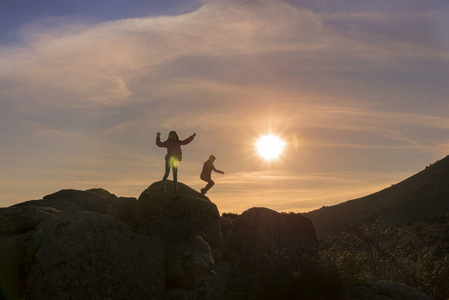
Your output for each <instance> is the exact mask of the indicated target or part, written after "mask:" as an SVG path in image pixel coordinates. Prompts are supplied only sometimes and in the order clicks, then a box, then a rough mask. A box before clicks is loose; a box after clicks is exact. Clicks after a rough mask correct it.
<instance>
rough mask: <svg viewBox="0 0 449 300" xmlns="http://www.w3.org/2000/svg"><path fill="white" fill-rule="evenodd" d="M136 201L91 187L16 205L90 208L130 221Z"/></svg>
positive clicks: (62, 192) (71, 208)
mask: <svg viewBox="0 0 449 300" xmlns="http://www.w3.org/2000/svg"><path fill="white" fill-rule="evenodd" d="M136 202H137V200H136V198H132V197H117V196H116V195H114V194H111V193H109V192H108V191H106V190H104V189H90V190H87V191H80V190H72V189H66V190H61V191H59V192H56V193H53V194H50V195H47V196H45V197H44V198H43V199H41V200H31V201H27V202H23V203H20V204H17V205H15V206H17V207H28V206H30V205H33V206H40V207H52V208H56V209H58V210H60V211H67V210H70V211H76V210H88V211H94V212H98V213H106V214H109V215H112V216H114V217H116V218H118V219H120V220H122V221H124V222H128V221H129V219H130V216H131V212H132V210H133V208H134V205H135V204H136Z"/></svg>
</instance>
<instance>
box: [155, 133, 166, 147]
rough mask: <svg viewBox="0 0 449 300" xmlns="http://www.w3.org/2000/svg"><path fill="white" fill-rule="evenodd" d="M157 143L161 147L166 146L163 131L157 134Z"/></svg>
mask: <svg viewBox="0 0 449 300" xmlns="http://www.w3.org/2000/svg"><path fill="white" fill-rule="evenodd" d="M156 145H158V146H159V147H165V142H161V133H160V132H158V133H157V136H156Z"/></svg>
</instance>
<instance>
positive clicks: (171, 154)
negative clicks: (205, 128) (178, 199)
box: [156, 131, 196, 193]
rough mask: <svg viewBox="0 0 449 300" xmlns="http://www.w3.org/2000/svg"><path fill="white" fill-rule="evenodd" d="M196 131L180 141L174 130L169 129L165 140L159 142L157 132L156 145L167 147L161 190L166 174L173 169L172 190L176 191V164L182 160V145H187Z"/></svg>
mask: <svg viewBox="0 0 449 300" xmlns="http://www.w3.org/2000/svg"><path fill="white" fill-rule="evenodd" d="M195 136H196V133H194V134H193V135H191V136H190V137H188V138H186V139H185V140H183V141H181V140H180V139H179V136H178V134H177V133H176V131H170V133H169V134H168V138H167V140H166V141H164V142H161V133H160V132H158V133H157V137H156V145H158V146H159V147H163V148H167V155H165V174H164V178H162V186H161V191H162V192H164V193H165V182H166V181H167V178H168V175H169V174H170V169H173V192H174V193H177V192H178V165H179V162H180V161H181V160H182V150H181V146H182V145H187V144H188V143H190V142H191V141H192V140H193V138H194V137H195Z"/></svg>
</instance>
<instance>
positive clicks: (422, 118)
mask: <svg viewBox="0 0 449 300" xmlns="http://www.w3.org/2000/svg"><path fill="white" fill-rule="evenodd" d="M448 98H449V2H447V1H446V0H426V1H422V0H378V1H359V0H357V1H356V0H313V1H312V0H291V1H287V0H285V1H281V0H240V1H237V0H235V1H231V0H213V1H212V0H210V1H207V0H203V1H199V0H182V1H181V0H171V1H168V0H166V1H148V0H147V1H144V0H128V1H118V0H108V1H106V0H78V1H73V0H0V169H1V171H0V191H1V194H0V207H7V206H10V205H13V204H15V203H19V202H23V201H27V200H32V199H42V197H44V196H45V195H48V194H51V193H54V192H57V191H59V190H62V189H79V190H87V189H90V188H104V189H106V190H108V191H109V192H110V193H113V194H115V195H117V196H125V197H136V198H138V197H139V195H140V193H141V192H142V191H143V190H145V189H146V188H147V187H148V186H149V185H151V184H152V183H154V182H156V181H159V180H161V179H162V176H163V173H164V156H165V153H166V150H165V149H163V148H159V147H157V146H156V144H155V139H156V133H157V132H161V133H162V138H163V139H165V138H166V137H167V136H168V133H169V131H171V130H176V131H177V132H178V134H179V136H180V137H181V139H185V138H187V137H189V136H190V135H192V134H193V133H196V134H197V135H196V137H195V139H194V140H193V142H191V143H190V144H188V145H185V146H183V160H182V162H181V163H180V168H179V181H180V182H183V183H185V184H187V185H189V186H191V187H192V188H194V189H196V190H200V189H201V188H202V187H203V186H204V185H205V182H203V181H201V180H200V178H199V173H200V172H201V168H202V164H203V163H204V161H206V160H207V158H208V157H209V155H210V154H215V155H216V157H217V161H216V162H215V167H216V168H217V169H220V170H223V171H224V172H225V174H224V175H221V174H218V173H213V175H212V178H213V179H214V181H215V183H216V184H215V186H214V187H213V188H212V189H211V190H210V191H209V193H208V194H207V195H208V197H209V198H210V199H211V201H212V202H214V203H215V204H216V205H217V207H218V209H219V211H220V213H225V212H233V213H241V212H243V211H244V210H246V209H248V208H251V207H268V208H271V209H274V210H277V211H283V212H306V211H310V210H314V209H317V208H320V207H322V206H330V205H334V204H338V203H341V202H344V201H347V200H351V199H355V198H359V197H362V196H365V195H368V194H371V193H374V192H377V191H379V190H381V189H383V188H386V187H389V186H391V185H392V184H395V183H397V182H400V181H402V180H404V179H406V178H407V177H409V176H411V175H413V174H415V173H417V172H419V171H421V170H422V169H424V168H425V167H426V166H427V165H429V164H431V163H434V162H435V161H437V160H439V159H442V158H444V157H445V156H446V155H448V154H449V101H448V100H449V99H448ZM265 134H274V135H276V136H278V137H280V138H282V139H283V140H284V141H285V143H286V146H285V148H284V151H283V153H282V155H281V156H280V157H279V158H278V159H275V160H271V161H266V160H264V159H263V158H262V157H260V155H258V154H257V151H256V149H255V144H256V142H257V139H258V138H259V137H261V136H263V135H265ZM170 178H171V175H170Z"/></svg>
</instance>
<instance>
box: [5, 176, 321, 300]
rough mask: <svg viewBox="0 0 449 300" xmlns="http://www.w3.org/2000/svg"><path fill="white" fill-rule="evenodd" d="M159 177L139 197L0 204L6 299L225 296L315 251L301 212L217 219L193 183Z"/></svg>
mask: <svg viewBox="0 0 449 300" xmlns="http://www.w3.org/2000/svg"><path fill="white" fill-rule="evenodd" d="M170 184H171V182H168V185H170ZM159 186H160V183H154V184H152V185H151V186H150V187H148V189H146V190H145V191H143V192H142V194H141V195H140V197H139V199H138V200H137V199H135V198H124V197H117V196H115V195H112V194H110V193H109V192H108V191H106V190H103V189H91V190H87V191H78V190H62V191H59V192H56V193H54V194H51V195H48V196H45V197H44V198H43V199H41V200H33V201H27V202H24V203H20V204H17V205H14V206H11V207H8V208H0V286H1V290H0V299H3V298H4V299H229V297H231V298H232V297H233V295H236V294H238V293H237V292H235V290H236V289H237V290H238V289H239V288H240V287H239V286H238V285H247V284H251V286H250V287H246V288H245V291H244V293H243V294H242V295H244V297H246V296H250V295H255V294H257V293H259V294H260V292H257V291H261V290H264V289H261V288H259V287H260V285H261V284H263V283H267V282H270V281H273V280H274V281H273V282H274V283H276V282H278V279H279V278H282V276H281V275H282V274H284V273H285V272H289V273H291V272H294V271H297V270H298V268H300V267H301V262H302V261H303V260H304V258H305V257H306V256H307V255H309V254H311V253H313V252H314V251H316V236H315V232H314V229H313V226H312V224H311V223H310V221H308V220H307V219H306V218H304V217H302V216H299V215H296V214H280V213H277V212H275V211H272V210H269V209H264V208H254V209H251V210H248V211H247V212H245V213H243V214H242V215H241V216H238V218H236V219H229V218H225V217H223V218H220V215H219V212H218V209H217V207H216V205H215V204H214V203H212V202H211V201H210V200H209V199H208V198H207V197H205V196H203V195H201V194H200V193H198V192H196V191H194V190H193V189H191V188H190V187H188V186H186V185H184V184H182V183H178V191H179V192H178V194H173V193H161V192H160V191H159ZM168 190H171V189H170V186H168ZM222 223H223V224H222ZM222 226H223V230H224V232H225V235H226V236H225V239H224V238H223V234H222ZM279 276H281V277H279ZM242 278H250V280H249V281H244V280H243V281H242ZM276 280H277V281H276ZM236 282H238V284H236ZM227 297H228V298H227Z"/></svg>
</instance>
